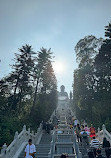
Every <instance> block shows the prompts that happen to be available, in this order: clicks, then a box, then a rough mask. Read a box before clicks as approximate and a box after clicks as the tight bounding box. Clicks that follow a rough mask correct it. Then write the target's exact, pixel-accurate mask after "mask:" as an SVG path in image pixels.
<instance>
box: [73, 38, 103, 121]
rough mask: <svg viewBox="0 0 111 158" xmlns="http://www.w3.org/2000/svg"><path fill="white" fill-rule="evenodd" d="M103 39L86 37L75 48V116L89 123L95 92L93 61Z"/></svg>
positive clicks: (91, 116)
mask: <svg viewBox="0 0 111 158" xmlns="http://www.w3.org/2000/svg"><path fill="white" fill-rule="evenodd" d="M102 43H103V39H102V38H100V39H97V38H96V37H95V36H92V35H91V36H86V37H85V38H84V39H81V40H80V41H79V42H78V43H77V45H76V46H75V52H76V59H77V62H78V63H79V68H78V69H76V70H75V72H74V85H73V94H74V96H73V98H74V106H75V110H76V115H78V116H79V118H80V119H85V120H86V119H87V118H88V120H89V121H91V120H92V118H93V104H94V91H95V85H94V83H95V80H96V78H95V75H94V66H93V63H94V60H95V57H96V55H97V54H98V49H99V48H100V46H101V44H102Z"/></svg>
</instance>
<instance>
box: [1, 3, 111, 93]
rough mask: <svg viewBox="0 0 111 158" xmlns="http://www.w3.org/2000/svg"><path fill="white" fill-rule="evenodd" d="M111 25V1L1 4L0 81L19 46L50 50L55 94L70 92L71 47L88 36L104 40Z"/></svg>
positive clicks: (74, 66)
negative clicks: (63, 89)
mask: <svg viewBox="0 0 111 158" xmlns="http://www.w3.org/2000/svg"><path fill="white" fill-rule="evenodd" d="M110 21H111V0H0V60H1V62H0V78H2V77H4V76H6V75H8V73H10V72H11V67H10V66H9V65H10V64H12V63H13V61H12V59H13V58H14V53H17V52H18V48H21V46H22V45H25V44H29V45H32V47H33V50H34V51H39V50H40V48H41V47H44V48H47V49H48V48H51V50H52V52H54V56H55V58H54V60H55V63H58V62H59V63H61V64H63V65H64V71H61V72H56V77H57V81H58V90H59V88H60V86H61V85H65V87H66V91H67V92H68V93H69V92H70V90H72V83H73V72H74V69H76V68H77V66H78V65H77V63H76V55H75V52H74V47H75V45H76V44H77V42H78V41H79V40H80V39H81V38H84V37H85V36H87V35H94V36H96V37H97V38H100V37H103V38H104V26H107V25H108V23H109V22H110Z"/></svg>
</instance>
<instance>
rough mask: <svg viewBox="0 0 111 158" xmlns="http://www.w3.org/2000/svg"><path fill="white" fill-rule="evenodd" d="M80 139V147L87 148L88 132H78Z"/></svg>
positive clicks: (83, 130)
mask: <svg viewBox="0 0 111 158" xmlns="http://www.w3.org/2000/svg"><path fill="white" fill-rule="evenodd" d="M80 134H81V137H82V146H83V147H84V148H87V147H88V146H89V134H90V133H89V132H88V131H85V129H82V131H81V132H80Z"/></svg>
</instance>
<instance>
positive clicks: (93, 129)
mask: <svg viewBox="0 0 111 158" xmlns="http://www.w3.org/2000/svg"><path fill="white" fill-rule="evenodd" d="M93 137H96V129H95V128H94V127H93V125H92V124H91V127H90V138H91V139H92V138H93Z"/></svg>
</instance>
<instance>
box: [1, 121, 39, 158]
mask: <svg viewBox="0 0 111 158" xmlns="http://www.w3.org/2000/svg"><path fill="white" fill-rule="evenodd" d="M41 131H42V124H40V126H39V128H38V130H37V133H35V134H34V131H32V133H31V132H30V128H29V129H28V131H27V130H26V125H24V126H23V130H22V131H21V132H20V133H19V134H18V132H16V133H15V136H14V140H13V141H12V143H11V144H10V145H9V146H8V147H7V145H6V143H5V144H4V145H3V147H2V150H1V154H0V158H9V157H11V158H13V157H14V155H16V153H17V151H19V150H20V149H19V148H20V146H22V149H21V150H23V148H24V147H25V145H26V144H27V142H28V139H29V138H31V139H32V141H33V142H34V143H36V140H37V138H38V137H39V135H40V133H41ZM21 150H20V151H19V152H18V154H19V153H20V152H21Z"/></svg>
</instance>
